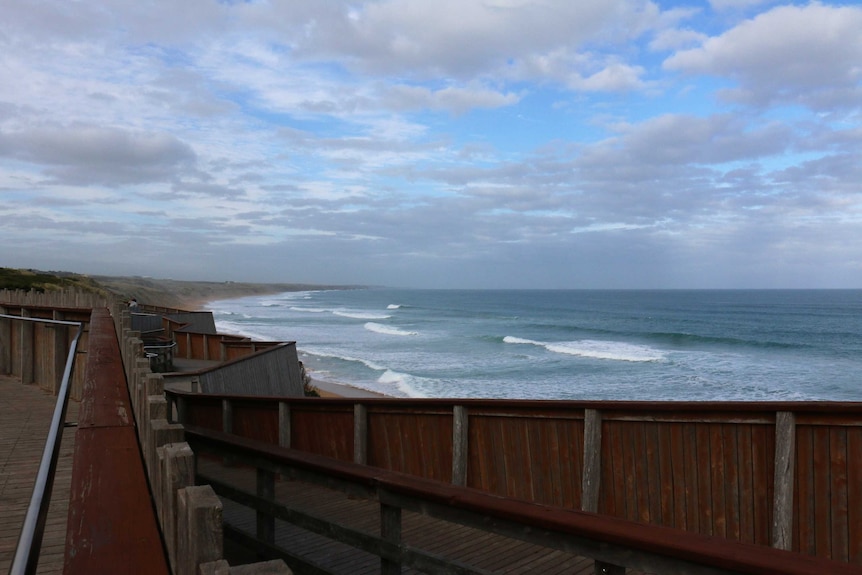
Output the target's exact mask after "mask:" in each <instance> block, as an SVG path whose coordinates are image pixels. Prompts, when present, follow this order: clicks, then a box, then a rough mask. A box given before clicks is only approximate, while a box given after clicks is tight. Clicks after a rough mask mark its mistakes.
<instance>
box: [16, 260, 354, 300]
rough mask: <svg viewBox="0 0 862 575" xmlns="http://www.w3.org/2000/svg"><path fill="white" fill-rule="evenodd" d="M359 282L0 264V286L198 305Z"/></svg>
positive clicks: (329, 287)
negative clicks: (198, 277)
mask: <svg viewBox="0 0 862 575" xmlns="http://www.w3.org/2000/svg"><path fill="white" fill-rule="evenodd" d="M357 287H360V286H331V285H319V284H296V283H271V284H269V283H249V282H208V281H183V280H172V279H155V278H146V277H140V276H131V277H115V276H86V275H81V274H75V273H70V272H53V271H52V272H45V271H37V270H21V269H11V268H0V289H11V290H19V289H20V290H24V291H30V290H34V291H38V292H44V291H49V290H62V289H68V288H78V289H81V290H84V291H88V292H94V293H99V294H112V295H113V296H115V297H117V298H119V299H121V300H128V299H130V298H133V297H134V298H135V299H137V300H138V302H139V303H142V304H148V305H154V306H161V307H169V308H179V309H187V310H195V309H199V308H200V307H201V305H202V304H203V303H204V302H207V301H213V300H217V299H230V298H236V297H245V296H252V295H266V294H275V293H282V292H287V291H305V290H320V289H355V288H357Z"/></svg>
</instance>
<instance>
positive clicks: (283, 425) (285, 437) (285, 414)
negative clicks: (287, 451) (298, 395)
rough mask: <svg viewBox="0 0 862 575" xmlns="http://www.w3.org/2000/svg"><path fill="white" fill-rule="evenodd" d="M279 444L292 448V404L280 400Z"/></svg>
mask: <svg viewBox="0 0 862 575" xmlns="http://www.w3.org/2000/svg"><path fill="white" fill-rule="evenodd" d="M278 445H279V447H287V448H290V404H289V403H288V402H286V401H279V402H278Z"/></svg>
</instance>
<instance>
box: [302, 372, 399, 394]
mask: <svg viewBox="0 0 862 575" xmlns="http://www.w3.org/2000/svg"><path fill="white" fill-rule="evenodd" d="M309 385H310V387H312V388H314V389H315V390H317V393H318V394H319V395H320V397H323V398H326V397H329V398H332V397H348V398H369V399H370V398H392V396H391V395H384V394H382V393H377V392H375V391H369V390H367V389H362V388H359V387H353V386H352V385H347V384H346V383H334V382H332V381H326V380H323V379H315V378H314V376H313V375H312V376H311V383H310V384H309Z"/></svg>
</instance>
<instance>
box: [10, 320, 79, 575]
mask: <svg viewBox="0 0 862 575" xmlns="http://www.w3.org/2000/svg"><path fill="white" fill-rule="evenodd" d="M0 318H5V319H12V320H21V321H32V322H38V323H47V324H53V325H65V326H70V327H77V328H78V331H77V333H76V334H75V337H74V339H73V340H72V342H71V344H70V346H69V353H68V355H67V356H66V367H65V369H64V370H63V379H62V381H61V382H60V388H59V391H58V392H57V404H56V405H55V406H54V415H53V416H52V418H51V426H50V428H49V429H48V437H47V439H46V440H45V449H44V450H43V452H42V460H41V463H40V464H39V471H38V472H37V473H36V483H35V485H34V486H33V494H32V495H31V496H30V505H29V507H28V508H27V515H26V517H25V518H24V525H23V526H22V527H21V534H20V536H19V537H18V545H17V546H16V548H15V557H14V559H13V560H12V565H11V567H10V568H9V575H31V574H33V573H35V572H36V567H37V566H38V564H39V554H40V552H41V550H42V534H43V532H44V530H45V521H46V519H47V516H48V506H49V505H50V503H51V491H52V490H53V487H54V475H55V473H56V470H57V460H58V458H59V455H60V442H61V440H62V439H63V428H64V426H65V420H66V407H67V406H68V405H69V392H70V390H71V388H72V385H71V380H72V372H73V370H74V369H75V356H76V355H77V353H78V341H79V340H80V338H81V334H82V333H83V332H84V324H83V323H81V322H74V321H61V320H51V319H40V318H30V317H22V316H17V315H5V314H0Z"/></svg>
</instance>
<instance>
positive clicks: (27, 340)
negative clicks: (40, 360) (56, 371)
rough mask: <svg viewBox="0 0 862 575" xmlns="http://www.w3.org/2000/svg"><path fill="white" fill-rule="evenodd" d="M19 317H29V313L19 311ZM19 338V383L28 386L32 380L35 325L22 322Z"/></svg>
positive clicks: (27, 311) (25, 310) (29, 322)
mask: <svg viewBox="0 0 862 575" xmlns="http://www.w3.org/2000/svg"><path fill="white" fill-rule="evenodd" d="M21 317H30V311H29V310H27V309H21ZM20 323H21V337H20V339H19V341H18V345H19V346H20V349H19V351H20V353H21V357H20V359H21V383H23V384H25V385H26V384H29V383H33V380H34V377H35V375H34V371H35V370H34V365H33V362H34V361H35V360H34V351H35V350H34V349H33V348H34V347H35V346H34V345H33V330H34V327H35V325H34V324H33V322H31V321H22V322H20Z"/></svg>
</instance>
